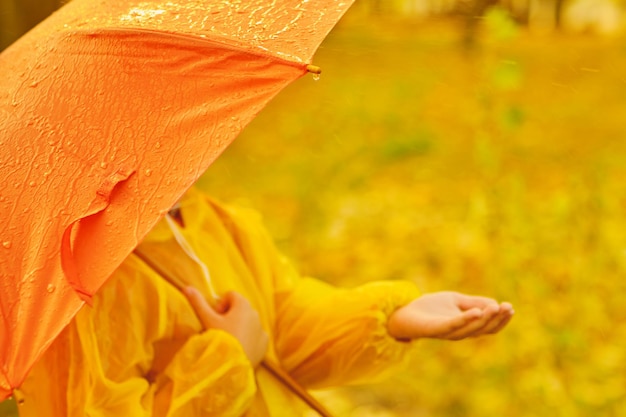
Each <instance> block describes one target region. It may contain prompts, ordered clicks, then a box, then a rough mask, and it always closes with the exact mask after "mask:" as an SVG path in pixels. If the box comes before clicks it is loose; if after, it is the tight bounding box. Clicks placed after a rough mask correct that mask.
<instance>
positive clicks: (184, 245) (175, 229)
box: [165, 213, 220, 302]
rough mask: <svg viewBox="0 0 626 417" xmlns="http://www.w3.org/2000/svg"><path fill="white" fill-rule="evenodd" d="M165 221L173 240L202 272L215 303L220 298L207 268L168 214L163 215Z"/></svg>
mask: <svg viewBox="0 0 626 417" xmlns="http://www.w3.org/2000/svg"><path fill="white" fill-rule="evenodd" d="M165 220H166V221H167V225H168V226H169V227H170V230H171V231H172V233H173V234H174V238H176V241H177V242H178V244H179V245H180V247H181V248H182V249H183V250H184V251H185V253H186V254H187V256H189V257H190V258H191V259H192V260H193V261H194V262H195V263H196V264H198V266H199V267H200V269H201V270H202V275H204V280H205V281H206V283H207V286H208V287H209V292H210V293H211V297H213V300H214V301H215V302H217V301H219V299H220V297H219V296H218V295H217V292H216V291H215V288H213V283H212V281H211V273H210V272H209V268H208V267H207V266H206V264H205V263H204V262H202V261H201V260H200V258H199V257H198V255H196V252H194V250H193V248H192V247H191V245H190V244H189V242H187V240H186V239H185V237H184V236H183V234H182V233H181V232H180V230H179V229H178V225H177V224H176V221H174V219H172V216H170V214H169V213H168V214H167V215H165Z"/></svg>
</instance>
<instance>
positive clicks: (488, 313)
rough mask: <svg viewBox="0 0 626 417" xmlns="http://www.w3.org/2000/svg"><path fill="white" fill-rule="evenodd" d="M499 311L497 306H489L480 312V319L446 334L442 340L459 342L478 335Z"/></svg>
mask: <svg viewBox="0 0 626 417" xmlns="http://www.w3.org/2000/svg"><path fill="white" fill-rule="evenodd" d="M499 309H500V307H499V306H498V305H496V306H491V305H489V306H487V307H485V308H484V309H483V310H482V313H483V314H482V316H481V317H479V318H477V319H476V320H473V321H469V322H468V323H467V325H465V326H463V327H460V328H458V329H456V330H454V331H452V332H449V333H447V334H446V335H444V338H445V339H449V340H461V339H465V338H467V337H471V336H474V335H476V334H479V333H480V332H481V330H482V329H483V328H484V327H485V326H486V325H487V323H489V322H490V321H491V320H492V319H493V318H494V317H495V316H496V315H497V314H498V311H499Z"/></svg>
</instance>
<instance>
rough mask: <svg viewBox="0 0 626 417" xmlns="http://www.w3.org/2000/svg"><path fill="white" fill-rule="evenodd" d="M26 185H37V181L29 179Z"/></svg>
mask: <svg viewBox="0 0 626 417" xmlns="http://www.w3.org/2000/svg"><path fill="white" fill-rule="evenodd" d="M28 185H30V186H31V187H34V186H36V185H37V183H36V182H35V181H31V182H29V183H28Z"/></svg>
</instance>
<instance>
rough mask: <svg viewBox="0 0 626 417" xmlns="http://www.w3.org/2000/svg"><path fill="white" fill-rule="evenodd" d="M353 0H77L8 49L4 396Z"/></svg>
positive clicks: (0, 305)
mask: <svg viewBox="0 0 626 417" xmlns="http://www.w3.org/2000/svg"><path fill="white" fill-rule="evenodd" d="M350 4H351V1H350V0H348V1H342V2H337V1H329V0H284V1H281V2H277V1H271V2H268V4H265V2H263V1H260V0H249V1H245V2H235V1H232V2H231V1H188V2H182V3H177V2H175V1H167V2H146V1H128V0H124V1H122V0H115V1H108V2H102V1H100V0H74V1H72V2H71V3H69V4H67V5H66V6H64V7H63V8H61V9H60V10H59V11H58V12H56V13H55V14H53V15H52V16H51V17H50V18H48V19H47V20H46V21H44V22H43V23H42V24H40V25H39V26H37V27H36V28H35V29H33V30H32V31H31V32H29V33H28V34H27V35H25V36H24V37H23V38H22V39H20V40H19V41H18V42H16V43H15V44H13V45H12V46H10V47H9V48H8V49H7V50H5V51H4V52H3V53H2V54H0V73H1V74H2V78H0V146H1V147H2V152H1V153H0V178H2V179H3V182H2V185H0V216H1V217H2V219H3V222H2V224H0V277H1V280H0V294H1V296H0V297H1V298H0V309H1V310H0V313H1V317H2V322H1V323H0V361H1V362H0V399H2V398H6V397H8V396H9V395H10V394H11V391H12V390H13V389H14V388H15V387H18V386H19V385H20V383H21V382H22V381H23V380H24V378H25V376H26V374H27V372H28V370H29V369H30V368H31V367H32V365H33V363H34V362H35V361H36V360H37V358H38V357H39V356H41V354H42V353H43V351H45V349H46V348H47V346H49V344H50V343H51V342H52V340H54V338H55V337H56V335H57V334H58V333H59V332H60V331H61V330H62V329H63V327H64V326H65V325H67V323H68V322H69V321H70V320H71V319H72V317H73V316H74V314H75V313H76V312H77V311H78V310H79V309H80V307H81V306H82V305H83V303H84V302H89V300H90V298H91V297H92V296H93V294H94V293H95V292H96V291H97V290H98V288H99V287H100V286H101V285H102V284H103V282H105V281H106V279H107V278H108V277H109V276H110V275H111V273H112V272H113V271H114V270H115V268H116V267H117V266H118V265H119V264H120V263H121V262H122V261H123V259H124V258H125V257H126V256H127V255H128V254H129V253H130V252H131V251H132V250H133V248H134V247H135V246H136V245H137V244H138V243H139V242H140V241H141V239H142V238H143V237H144V236H145V235H146V234H147V232H148V231H149V230H150V229H151V228H152V227H153V225H154V224H155V223H156V222H157V221H158V220H159V219H160V218H161V217H162V216H163V214H164V213H165V212H166V211H167V210H168V208H169V207H171V206H172V205H173V204H174V203H175V202H176V201H177V200H178V199H179V198H180V197H181V195H182V194H183V193H184V192H185V190H186V189H188V188H189V186H191V185H192V184H193V183H194V182H195V181H196V180H197V179H198V177H199V176H200V175H201V174H202V173H203V172H204V171H205V170H206V168H207V167H208V166H209V165H210V164H211V162H212V161H214V160H215V158H217V157H218V156H219V154H220V153H221V152H222V151H223V150H224V149H225V148H226V147H227V146H228V144H230V142H231V141H232V140H233V139H234V138H235V137H236V136H237V134H238V133H239V132H240V131H241V130H242V129H243V127H245V126H246V124H247V123H248V122H249V121H250V120H251V119H252V118H253V117H254V116H255V115H256V114H257V113H258V112H259V111H260V110H261V109H262V108H263V106H264V105H265V104H266V103H267V102H268V101H269V100H270V99H271V98H272V97H273V96H275V95H276V94H277V93H278V92H279V91H280V90H281V89H282V88H284V87H285V86H286V85H287V84H289V83H290V82H292V81H294V80H295V79H297V78H299V77H300V76H302V75H303V74H305V73H306V72H307V65H308V64H309V63H310V61H311V59H312V55H313V53H314V51H315V50H316V48H317V47H318V45H319V43H320V42H321V41H322V39H323V38H324V37H325V35H326V34H327V33H328V31H330V29H331V28H332V26H333V25H334V24H335V23H336V21H337V20H338V19H339V18H340V17H341V15H342V14H343V13H344V12H345V11H346V10H347V8H348V7H349V6H350Z"/></svg>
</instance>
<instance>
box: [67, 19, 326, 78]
mask: <svg viewBox="0 0 626 417" xmlns="http://www.w3.org/2000/svg"><path fill="white" fill-rule="evenodd" d="M115 32H117V33H126V34H133V33H136V34H142V33H143V34H146V33H150V34H153V35H157V36H162V37H166V38H173V39H176V38H177V39H184V40H192V41H194V42H198V43H201V44H208V45H214V46H221V47H226V48H228V49H231V50H233V51H236V52H243V53H247V54H250V55H255V56H258V57H264V58H271V59H274V60H277V61H279V62H281V63H283V64H285V65H288V66H291V67H296V68H299V69H302V70H304V71H310V70H309V69H308V65H309V64H307V63H305V62H304V61H303V60H302V59H301V58H299V57H297V56H295V55H289V54H286V53H281V52H276V53H272V52H271V51H270V50H269V49H267V48H265V47H262V46H258V47H257V49H250V48H246V47H245V46H243V45H239V44H237V43H231V42H228V38H223V37H217V36H216V37H213V38H211V39H208V38H203V37H199V36H194V35H189V34H184V33H173V32H162V31H158V30H154V29H144V28H125V29H121V28H106V29H100V30H75V31H74V32H72V33H73V34H77V35H81V34H84V35H87V36H94V35H98V34H105V33H115ZM281 55H284V56H281ZM289 56H290V57H293V58H294V59H293V60H291V59H288V58H287V57H289ZM312 67H313V68H319V67H315V65H312ZM311 72H313V71H311Z"/></svg>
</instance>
